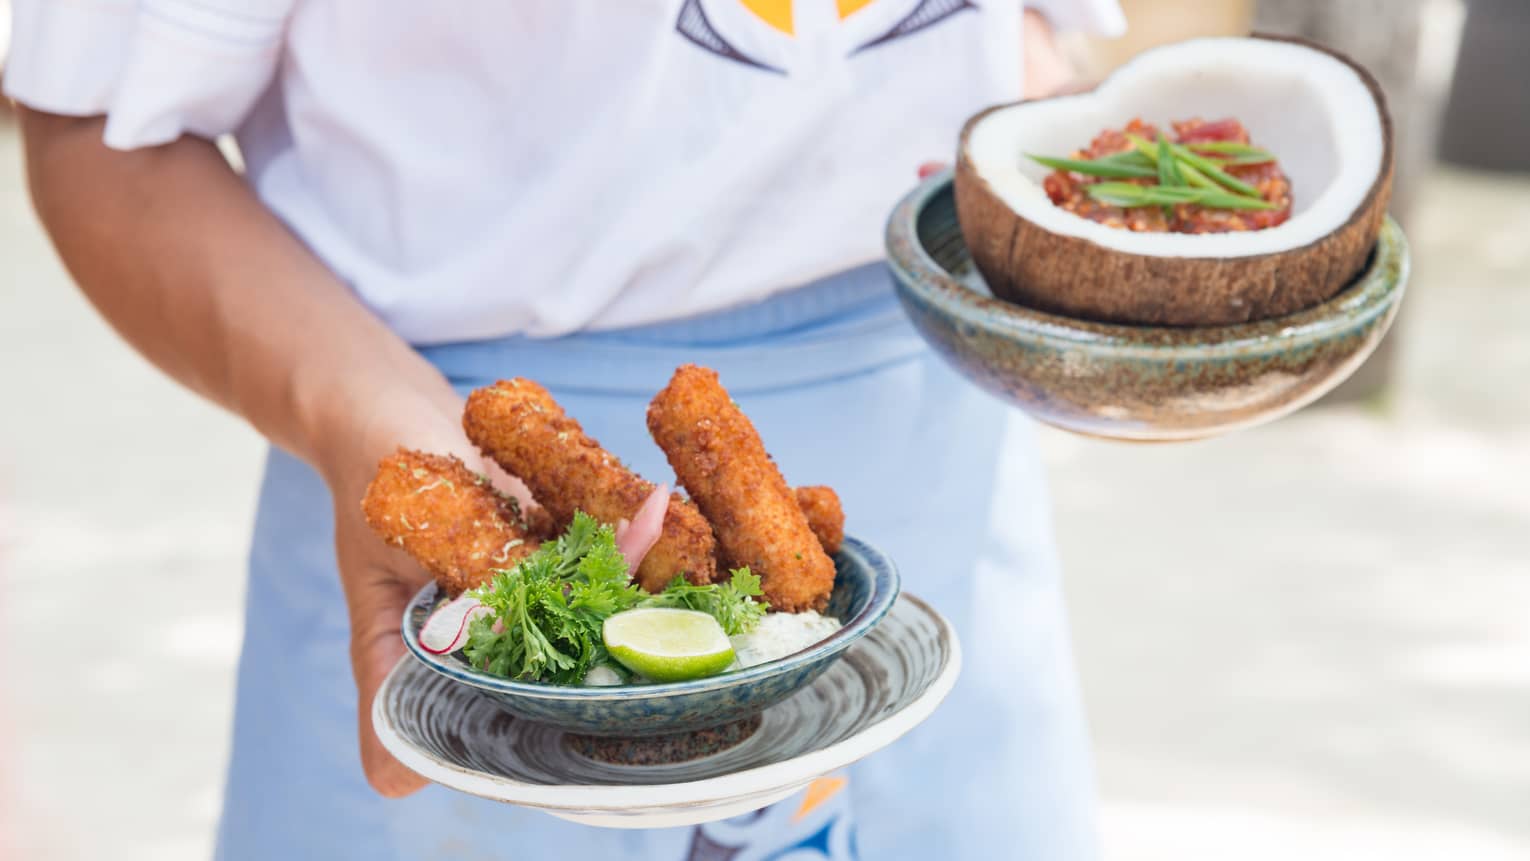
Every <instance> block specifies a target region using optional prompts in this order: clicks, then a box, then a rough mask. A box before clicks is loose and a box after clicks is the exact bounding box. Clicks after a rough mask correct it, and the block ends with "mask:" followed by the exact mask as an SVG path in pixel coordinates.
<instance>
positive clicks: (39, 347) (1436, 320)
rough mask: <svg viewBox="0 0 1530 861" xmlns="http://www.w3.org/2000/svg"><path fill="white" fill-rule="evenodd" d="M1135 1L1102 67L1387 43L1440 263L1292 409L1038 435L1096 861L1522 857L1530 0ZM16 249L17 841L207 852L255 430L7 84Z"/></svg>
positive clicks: (1419, 219)
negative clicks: (124, 267)
mask: <svg viewBox="0 0 1530 861" xmlns="http://www.w3.org/2000/svg"><path fill="white" fill-rule="evenodd" d="M5 5H6V4H5V0H0V63H3V57H4V53H5V48H4V45H5V43H6V34H5V28H6V26H7V23H6V22H7V21H8V18H7V16H6V15H5V14H4V7H5ZM1123 5H1124V6H1125V8H1126V10H1127V13H1128V16H1129V20H1130V22H1131V27H1132V32H1131V34H1130V35H1129V36H1128V37H1127V38H1124V39H1119V40H1112V41H1089V40H1072V41H1070V43H1069V45H1068V47H1069V50H1070V51H1071V52H1072V53H1073V55H1074V56H1075V58H1076V59H1077V61H1078V63H1079V65H1080V66H1081V67H1082V68H1083V69H1085V70H1087V72H1088V73H1089V74H1090V75H1091V76H1094V77H1098V76H1099V75H1102V74H1104V73H1106V72H1107V71H1108V70H1109V69H1110V68H1111V67H1112V66H1113V65H1115V64H1117V63H1119V62H1121V61H1122V60H1124V59H1125V58H1127V57H1129V56H1131V55H1132V54H1133V53H1135V52H1137V51H1139V50H1141V49H1142V48H1144V47H1146V46H1148V45H1152V44H1156V43H1159V42H1165V41H1174V40H1178V39H1182V38H1185V37H1187V36H1190V35H1199V34H1209V33H1238V32H1246V31H1247V30H1248V29H1250V28H1251V27H1252V28H1256V29H1259V30H1263V31H1272V32H1283V33H1294V34H1300V35H1306V36H1309V37H1312V38H1315V39H1318V40H1320V41H1323V42H1326V43H1329V44H1332V45H1334V46H1336V47H1338V48H1340V49H1341V50H1344V51H1346V52H1349V53H1351V54H1352V55H1353V56H1354V57H1355V58H1356V59H1358V60H1359V61H1360V62H1361V63H1362V64H1364V65H1366V66H1368V67H1369V68H1371V69H1372V70H1373V71H1374V72H1375V73H1376V74H1377V76H1378V77H1379V78H1380V79H1381V81H1382V83H1383V85H1384V86H1385V88H1386V90H1387V91H1388V93H1389V96H1390V100H1391V107H1392V110H1393V113H1394V117H1395V119H1396V121H1397V125H1398V138H1399V146H1400V172H1399V175H1398V183H1397V200H1396V207H1395V211H1396V214H1397V215H1398V217H1399V220H1401V221H1402V223H1403V225H1404V227H1405V229H1406V230H1407V232H1408V235H1409V237H1410V239H1411V241H1412V245H1413V252H1414V260H1415V267H1414V273H1413V280H1412V282H1411V284H1410V286H1409V295H1408V299H1407V302H1406V303H1405V305H1404V310H1403V313H1402V315H1401V317H1400V319H1399V323H1398V325H1397V326H1396V327H1395V328H1394V330H1393V334H1392V335H1391V336H1390V337H1389V338H1388V341H1387V342H1386V344H1385V348H1384V349H1383V350H1381V351H1380V352H1379V353H1378V354H1377V356H1376V357H1375V359H1373V361H1372V362H1371V363H1370V364H1369V365H1368V366H1367V367H1366V368H1365V369H1364V370H1363V372H1362V373H1361V374H1359V375H1357V377H1356V378H1355V379H1354V380H1352V381H1351V382H1350V383H1349V384H1347V385H1346V386H1345V387H1344V388H1343V389H1342V390H1341V391H1340V392H1338V393H1336V394H1335V395H1334V396H1331V397H1330V398H1328V399H1327V400H1326V401H1324V402H1323V403H1321V404H1319V405H1317V406H1315V407H1313V408H1309V409H1307V410H1305V411H1304V412H1302V413H1300V414H1299V415H1296V416H1294V417H1291V418H1288V419H1285V420H1283V421H1280V422H1277V423H1275V424H1273V425H1269V426H1266V427H1263V428H1258V429H1255V430H1252V431H1248V432H1245V433H1241V434H1238V435H1235V436H1232V437H1229V438H1224V439H1218V440H1212V441H1209V442H1202V443H1195V444H1188V445H1169V446H1131V445H1123V444H1114V443H1106V442H1095V441H1090V440H1085V439H1083V438H1079V437H1073V436H1069V435H1066V434H1063V433H1060V432H1055V431H1046V432H1045V433H1044V438H1043V444H1044V454H1045V457H1046V459H1047V462H1048V467H1049V471H1050V474H1051V479H1052V484H1053V491H1054V509H1055V510H1054V521H1055V523H1056V525H1057V530H1058V534H1059V541H1060V543H1061V549H1062V555H1063V561H1064V565H1065V569H1066V572H1067V589H1068V592H1069V597H1070V601H1071V614H1072V619H1073V625H1074V630H1075V634H1076V647H1077V653H1078V660H1079V664H1080V670H1081V673H1082V678H1083V684H1084V689H1085V695H1086V698H1087V701H1088V703H1087V704H1088V709H1089V714H1090V719H1091V729H1092V732H1093V736H1094V740H1095V745H1096V759H1097V761H1096V765H1097V769H1098V775H1099V787H1100V796H1101V827H1102V830H1103V834H1104V840H1105V846H1106V858H1107V861H1145V859H1187V858H1188V859H1200V858H1208V859H1209V858H1216V859H1225V858H1238V859H1240V861H1263V859H1282V861H1285V859H1296V858H1300V859H1304V861H1314V859H1344V861H1353V859H1357V858H1385V859H1389V861H1412V859H1471V861H1500V859H1502V861H1510V859H1513V861H1525V859H1530V87H1527V86H1526V81H1527V80H1530V48H1527V47H1526V46H1527V45H1530V3H1527V2H1525V0H1472V2H1462V0H1257V2H1255V0H1126V2H1125V3H1124V4H1123ZM0 272H3V274H4V277H3V278H0V343H3V344H4V346H3V348H0V349H3V353H0V355H3V361H0V391H3V392H4V394H5V400H4V403H5V407H4V408H3V409H0V416H3V418H0V762H3V763H4V764H5V765H4V766H3V768H0V857H18V858H22V857H24V858H28V859H75V858H107V857H110V858H115V859H124V861H129V860H130V859H132V860H133V861H136V859H145V861H147V859H154V861H179V859H201V858H207V857H209V855H210V851H211V845H212V829H213V826H214V823H215V820H216V816H217V812H218V808H219V803H220V791H221V782H222V770H223V764H224V756H225V751H226V745H227V733H228V721H229V718H230V715H231V711H232V695H233V669H234V664H235V661H236V659H237V656H238V649H239V642H240V606H241V601H242V590H243V581H244V553H245V549H246V542H247V532H248V528H249V525H250V522H251V518H252V514H253V503H254V499H255V490H256V488H255V481H256V479H257V476H258V472H259V469H260V461H261V458H262V456H263V446H262V443H261V441H260V440H259V439H258V438H257V437H256V436H255V435H254V434H253V433H252V432H251V431H249V430H248V429H246V428H245V427H244V426H243V425H242V424H240V423H238V422H236V421H234V420H232V419H230V418H228V417H227V416H225V415H222V414H220V413H218V412H216V411H215V410H213V409H212V408H211V407H208V406H206V405H204V404H203V403H201V402H199V401H197V400H195V399H193V398H192V397H191V396H190V395H188V394H186V393H185V392H183V391H181V390H179V389H177V388H175V387H174V386H173V385H172V384H170V383H169V382H167V381H166V380H164V379H163V378H161V377H160V376H159V375H158V374H157V373H156V372H154V371H153V369H151V368H150V367H149V366H148V365H146V364H145V363H144V362H143V361H142V360H141V359H139V358H138V357H137V356H135V355H134V354H133V353H132V352H130V351H129V350H128V349H127V348H126V347H125V346H124V345H123V344H121V343H120V342H119V341H118V340H117V339H116V338H115V337H114V336H113V334H112V333H111V331H110V330H109V329H108V328H107V327H106V326H105V324H104V323H102V322H101V321H100V320H99V319H98V318H97V317H96V316H95V314H94V313H93V312H92V311H91V310H90V308H89V307H88V306H87V305H86V304H85V302H84V300H83V299H82V298H81V297H80V296H79V294H78V293H77V292H75V290H74V289H73V288H72V287H71V286H70V285H69V281H68V278H67V276H66V274H65V273H64V272H63V270H62V268H61V267H60V265H59V263H58V261H57V259H56V258H55V257H54V255H53V253H52V251H51V249H50V248H49V246H48V244H47V240H46V238H45V237H44V236H43V234H42V232H41V230H40V229H39V227H38V225H37V223H36V221H35V218H34V217H33V215H32V212H31V210H30V207H29V205H28V203H27V199H26V193H25V187H24V179H23V174H22V165H21V158H20V153H19V146H18V141H17V137H16V131H15V127H14V123H13V122H12V121H11V118H10V117H9V115H8V113H7V112H6V111H5V110H4V109H3V108H0ZM7 850H9V854H7Z"/></svg>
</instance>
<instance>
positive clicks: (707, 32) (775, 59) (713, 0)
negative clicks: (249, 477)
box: [0, 0, 978, 75]
mask: <svg viewBox="0 0 1530 861" xmlns="http://www.w3.org/2000/svg"><path fill="white" fill-rule="evenodd" d="M3 2H4V0H0V3H3ZM808 2H811V3H813V4H815V5H814V6H813V7H812V9H813V11H817V10H819V9H822V10H824V11H827V10H828V8H829V7H828V0H808ZM735 4H737V5H735ZM708 7H710V8H711V9H712V11H713V12H716V13H717V20H716V21H715V22H714V20H713V16H712V15H711V14H708ZM977 8H978V6H977V3H976V2H975V0H834V11H835V14H836V15H837V17H838V19H839V23H840V24H845V25H846V28H847V29H853V30H854V31H855V34H854V35H855V39H856V44H855V46H854V47H853V48H850V49H849V50H846V51H845V52H844V57H845V59H849V58H851V57H854V56H855V55H857V54H860V53H862V52H865V51H869V50H871V49H873V48H876V47H878V46H881V45H886V44H888V43H889V42H895V41H898V40H900V39H904V38H907V37H909V36H913V35H915V34H916V33H921V32H923V31H925V30H928V29H930V28H931V27H934V26H935V25H937V24H940V23H941V22H943V21H945V20H946V19H948V18H951V17H953V16H955V15H957V14H959V13H961V12H966V11H968V10H976V9H977ZM797 12H798V6H797V3H796V0H684V2H682V3H681V4H680V12H679V14H678V15H676V16H675V32H676V33H678V34H680V36H681V37H682V38H684V39H685V40H686V41H688V42H690V43H691V44H693V45H695V46H696V47H698V48H700V49H702V50H704V51H706V52H708V53H710V54H715V55H716V56H718V57H721V58H723V59H725V60H731V61H733V62H735V63H738V64H740V65H744V66H749V67H751V68H755V69H759V70H760V71H763V72H769V73H771V74H776V75H787V74H791V71H790V67H791V66H792V63H793V60H794V55H793V54H792V52H790V51H786V50H780V48H781V46H780V45H779V44H777V45H770V44H762V41H764V42H770V41H775V42H779V40H777V39H767V40H760V39H757V38H755V36H754V35H747V36H744V35H740V36H739V37H738V38H730V36H729V35H727V33H728V31H729V30H731V29H733V28H735V27H742V28H743V29H744V30H746V31H752V30H761V29H764V30H769V31H771V32H773V33H776V34H780V35H782V36H785V37H786V38H788V39H791V40H793V41H794V42H795V41H797V40H798V38H799V33H798V32H797ZM805 17H807V18H815V17H816V16H812V15H808V16H805ZM851 17H854V18H855V19H856V20H855V21H853V22H850V21H849V19H850V18H851ZM847 22H849V23H847ZM758 24H763V25H765V26H764V28H760V27H758V26H757V25H758ZM804 27H806V28H807V29H813V26H812V24H811V23H809V24H804ZM863 31H873V32H870V33H868V32H863ZM819 35H822V34H819ZM800 36H801V37H802V38H803V39H804V40H807V39H808V36H809V34H807V33H802V34H800ZM817 41H818V43H819V47H822V45H823V44H833V42H832V40H831V41H827V42H826V41H825V40H823V39H818V40H817ZM836 48H837V49H838V50H844V49H843V48H842V47H839V46H836ZM806 65H807V67H809V68H813V67H814V66H815V63H812V62H809V63H807V64H806ZM817 65H818V66H819V67H821V64H817Z"/></svg>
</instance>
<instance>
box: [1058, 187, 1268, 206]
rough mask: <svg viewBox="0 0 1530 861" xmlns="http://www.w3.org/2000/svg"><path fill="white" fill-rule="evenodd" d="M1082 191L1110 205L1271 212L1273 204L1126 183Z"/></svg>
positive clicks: (1202, 191) (1221, 193) (1210, 191)
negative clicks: (1199, 207) (1195, 205)
mask: <svg viewBox="0 0 1530 861" xmlns="http://www.w3.org/2000/svg"><path fill="white" fill-rule="evenodd" d="M1084 192H1085V193H1086V194H1088V195H1089V196H1090V197H1092V198H1094V199H1095V200H1098V201H1100V202H1101V203H1108V204H1110V205H1111V206H1122V207H1128V208H1130V207H1134V206H1173V205H1175V204H1180V203H1194V204H1197V205H1199V206H1208V207H1212V208H1215V209H1274V208H1275V204H1273V203H1270V202H1268V201H1265V200H1260V199H1257V198H1252V197H1242V196H1240V195H1236V194H1229V193H1228V192H1225V191H1219V190H1213V189H1208V188H1171V187H1168V186H1162V185H1133V184H1132V183H1129V182H1098V183H1095V184H1093V185H1086V186H1084Z"/></svg>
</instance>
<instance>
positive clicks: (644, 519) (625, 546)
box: [616, 484, 669, 573]
mask: <svg viewBox="0 0 1530 861" xmlns="http://www.w3.org/2000/svg"><path fill="white" fill-rule="evenodd" d="M667 511H669V485H667V484H661V485H659V486H658V487H655V488H654V489H653V493H650V494H648V498H647V499H645V500H643V504H642V505H640V506H638V510H637V513H636V514H633V515H632V520H631V522H628V521H626V520H622V521H620V522H618V523H617V524H616V549H617V550H619V551H621V554H622V556H623V557H625V558H626V560H627V570H628V571H632V572H634V573H635V572H636V571H637V569H638V566H639V565H641V564H643V557H644V556H647V555H648V551H650V550H652V549H653V545H654V544H656V543H657V542H658V540H659V533H661V532H663V531H664V514H665V512H667Z"/></svg>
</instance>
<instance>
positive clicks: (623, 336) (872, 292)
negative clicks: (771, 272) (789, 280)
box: [420, 263, 926, 397]
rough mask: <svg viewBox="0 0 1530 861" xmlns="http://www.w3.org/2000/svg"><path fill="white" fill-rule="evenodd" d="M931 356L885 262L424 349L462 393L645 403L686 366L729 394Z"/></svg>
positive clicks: (776, 386) (423, 351) (785, 385)
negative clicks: (638, 398)
mask: <svg viewBox="0 0 1530 861" xmlns="http://www.w3.org/2000/svg"><path fill="white" fill-rule="evenodd" d="M925 349H926V348H925V345H924V342H923V341H922V340H920V338H919V337H918V335H916V334H915V333H914V330H913V327H912V326H911V325H910V324H909V322H908V319H907V317H905V316H904V314H903V311H902V309H901V308H900V307H899V306H898V302H897V299H896V297H895V296H894V294H893V290H892V284H891V281H890V280H889V278H888V275H887V271H886V269H885V268H884V266H883V264H880V263H878V264H872V265H867V266H862V267H858V268H856V269H850V270H847V271H844V272H841V273H838V274H836V275H833V276H830V277H828V278H825V279H822V280H820V281H817V282H814V283H812V284H810V285H808V286H805V287H801V288H797V289H795V290H791V291H788V292H785V293H781V294H778V295H776V296H773V297H770V298H768V299H765V300H763V301H760V302H756V303H753V304H750V305H745V306H742V307H739V308H733V309H729V310H726V311H719V312H716V313H713V314H705V315H702V316H699V317H693V318H689V319H684V320H675V321H669V322H664V323H657V324H654V325H650V326H640V327H635V328H631V329H618V330H611V331H605V332H581V333H577V334H573V335H568V336H565V337H561V338H528V337H525V336H510V337H506V338H498V339H494V340H488V341H474V342H467V343H457V344H444V345H438V346H432V347H424V348H421V350H420V352H421V354H422V355H424V356H425V357H426V358H427V359H429V360H430V361H431V362H432V363H434V364H435V365H436V366H437V367H438V368H440V369H441V371H442V372H443V373H444V374H446V376H447V378H448V379H450V380H451V381H452V382H453V383H454V384H457V385H459V386H466V387H476V386H481V385H487V384H488V383H490V382H493V381H494V380H496V379H500V378H505V377H517V376H519V377H527V378H529V379H534V380H536V381H537V382H539V383H541V384H543V385H545V386H547V387H548V388H551V389H554V390H563V391H571V392H586V393H601V394H634V395H643V396H645V397H646V396H648V395H651V394H653V393H654V392H656V391H658V390H659V389H660V388H662V387H663V386H664V384H665V383H666V382H668V380H669V378H670V375H671V374H673V373H674V370H675V366H676V365H677V364H679V363H681V362H694V363H696V364H699V365H704V366H706V367H709V368H713V369H714V370H716V371H717V372H718V373H719V374H720V375H721V376H722V379H723V382H724V384H725V385H727V387H728V389H729V390H730V391H733V392H759V391H769V390H772V389H781V388H787V387H792V386H801V385H810V384H813V383H816V382H822V381H826V380H831V379H839V378H842V377H846V376H852V375H855V374H859V373H865V372H867V371H871V370H875V369H877V368H879V367H883V366H885V365H888V364H892V363H894V362H900V361H907V360H909V359H912V358H915V357H917V356H919V355H920V354H922V353H923V352H924V351H925Z"/></svg>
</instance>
